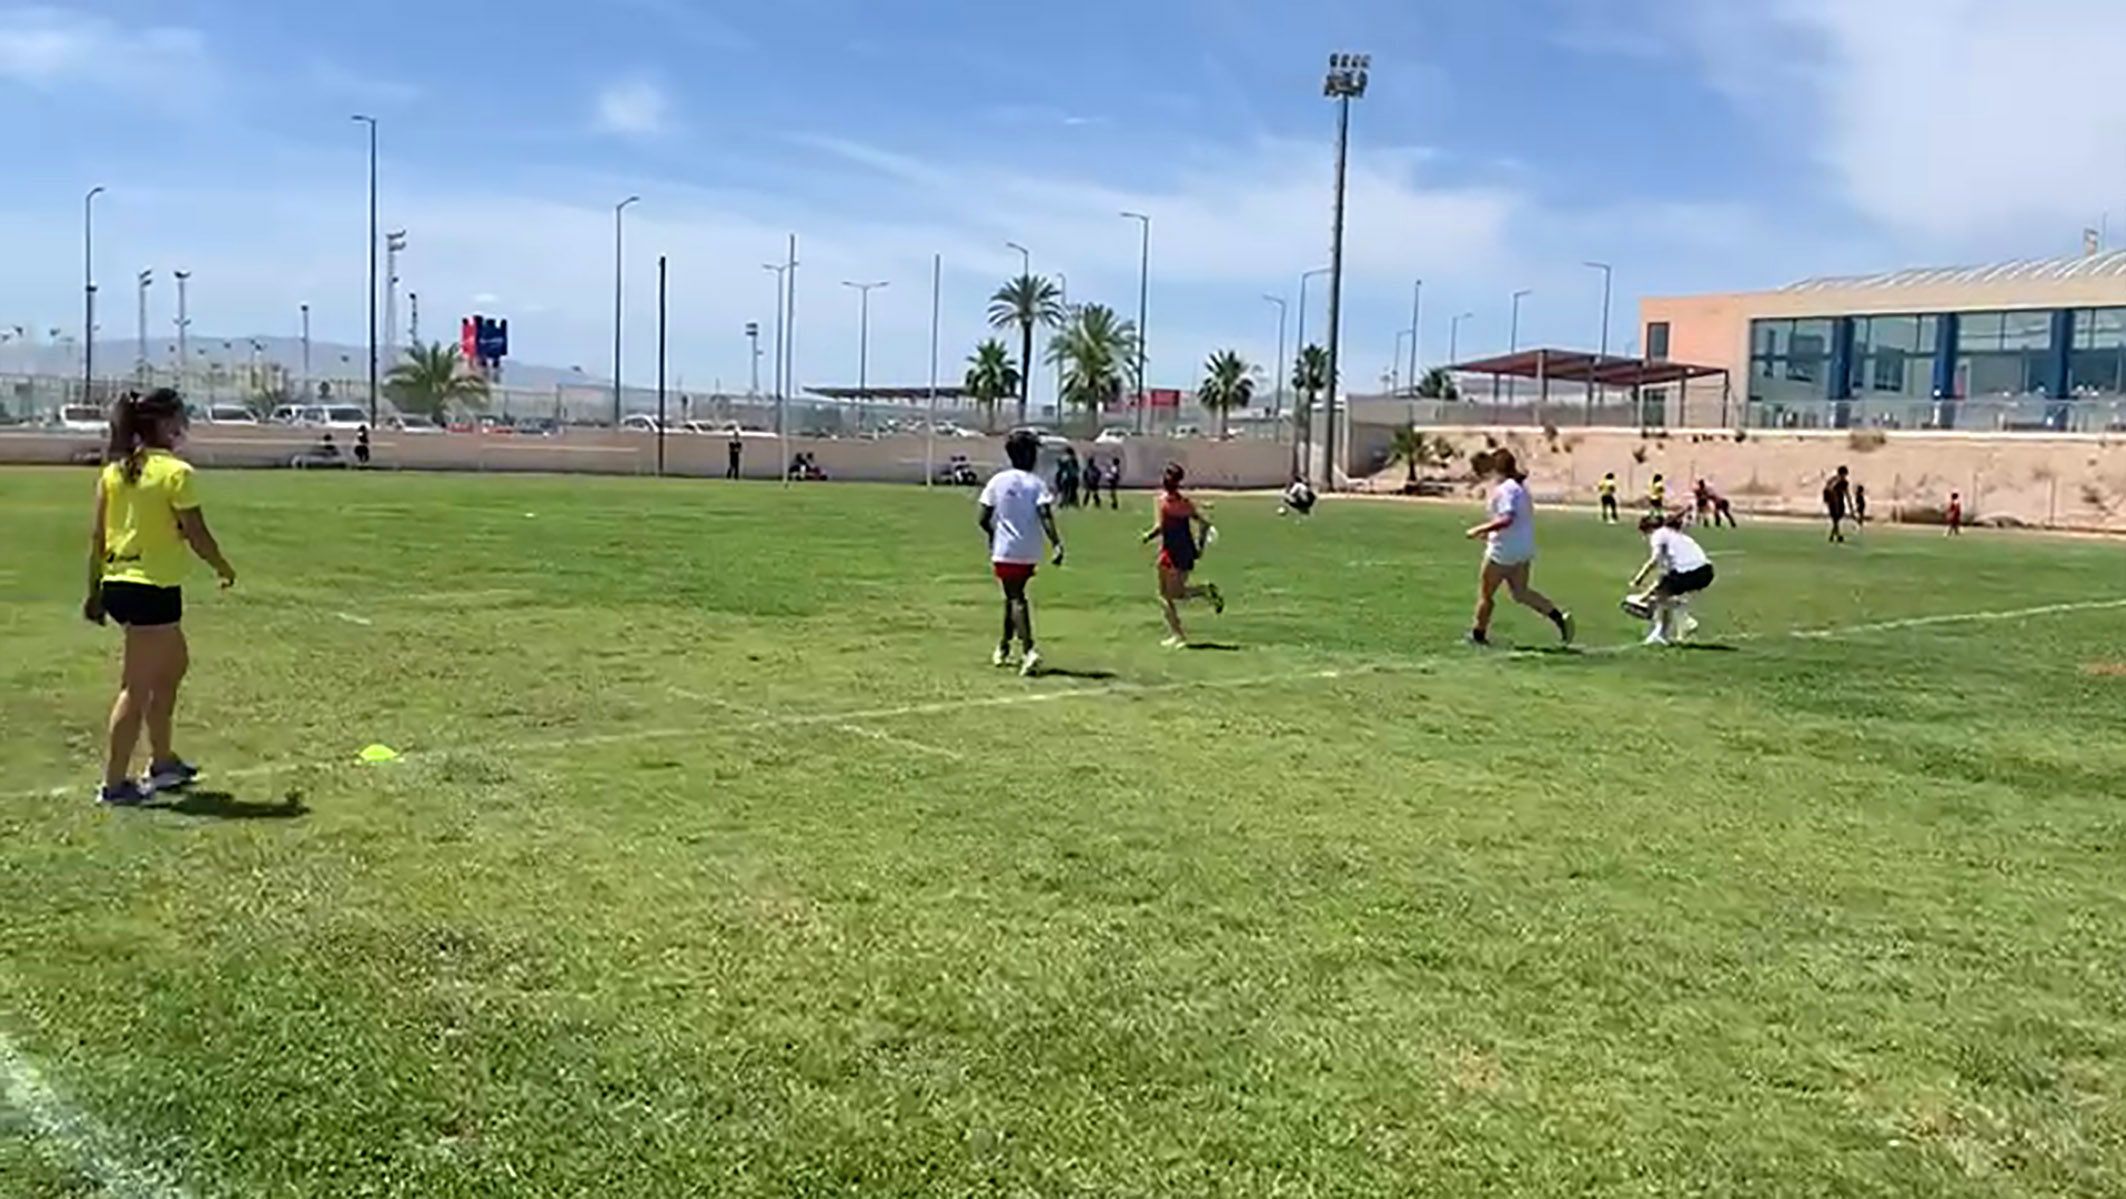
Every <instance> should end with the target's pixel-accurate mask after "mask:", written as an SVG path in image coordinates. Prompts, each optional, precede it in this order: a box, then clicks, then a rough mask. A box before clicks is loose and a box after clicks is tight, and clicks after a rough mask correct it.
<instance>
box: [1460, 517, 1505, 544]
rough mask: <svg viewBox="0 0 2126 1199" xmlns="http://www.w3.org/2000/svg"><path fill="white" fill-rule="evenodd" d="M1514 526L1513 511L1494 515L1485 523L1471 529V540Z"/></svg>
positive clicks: (1501, 531)
mask: <svg viewBox="0 0 2126 1199" xmlns="http://www.w3.org/2000/svg"><path fill="white" fill-rule="evenodd" d="M1512 527H1513V513H1511V512H1508V513H1507V514H1505V515H1504V516H1494V517H1492V518H1491V519H1490V520H1487V521H1485V522H1484V523H1483V524H1480V525H1478V526H1476V527H1475V528H1473V529H1471V530H1469V540H1471V541H1475V540H1476V539H1477V538H1479V537H1489V536H1491V535H1492V534H1493V533H1503V532H1505V531H1506V530H1507V529H1510V528H1512Z"/></svg>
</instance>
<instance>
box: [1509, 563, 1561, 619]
mask: <svg viewBox="0 0 2126 1199" xmlns="http://www.w3.org/2000/svg"><path fill="white" fill-rule="evenodd" d="M1531 569H1532V564H1530V563H1527V562H1523V563H1521V564H1520V565H1519V566H1511V567H1507V568H1506V569H1505V571H1504V575H1505V579H1506V586H1507V588H1508V589H1509V590H1511V591H1512V592H1513V599H1514V602H1515V603H1517V604H1520V605H1521V606H1522V607H1525V608H1533V609H1535V610H1536V611H1537V612H1540V613H1542V614H1543V615H1545V616H1548V617H1551V618H1553V619H1555V618H1556V616H1557V612H1558V606H1557V605H1556V604H1553V603H1551V602H1550V597H1549V596H1547V595H1544V594H1543V593H1542V592H1540V591H1537V590H1536V589H1535V588H1534V587H1532V586H1530V585H1529V583H1528V575H1529V572H1530V570H1531Z"/></svg>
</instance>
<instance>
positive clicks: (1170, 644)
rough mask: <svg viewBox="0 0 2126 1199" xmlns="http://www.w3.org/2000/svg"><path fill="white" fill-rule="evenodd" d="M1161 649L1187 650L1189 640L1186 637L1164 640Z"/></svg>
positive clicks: (1160, 645) (1160, 644)
mask: <svg viewBox="0 0 2126 1199" xmlns="http://www.w3.org/2000/svg"><path fill="white" fill-rule="evenodd" d="M1159 648H1160V649H1187V648H1188V638H1186V637H1168V638H1167V639H1166V640H1164V641H1162V642H1160V643H1159Z"/></svg>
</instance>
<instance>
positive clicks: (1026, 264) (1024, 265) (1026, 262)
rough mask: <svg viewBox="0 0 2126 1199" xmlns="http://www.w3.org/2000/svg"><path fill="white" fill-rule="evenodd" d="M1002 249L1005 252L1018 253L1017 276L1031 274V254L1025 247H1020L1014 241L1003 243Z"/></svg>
mask: <svg viewBox="0 0 2126 1199" xmlns="http://www.w3.org/2000/svg"><path fill="white" fill-rule="evenodd" d="M1004 248H1005V249H1007V250H1017V251H1018V252H1019V274H1021V275H1031V274H1033V254H1032V252H1031V251H1029V250H1027V248H1026V247H1025V246H1022V245H1020V244H1019V243H1017V242H1015V241H1008V242H1005V243H1004Z"/></svg>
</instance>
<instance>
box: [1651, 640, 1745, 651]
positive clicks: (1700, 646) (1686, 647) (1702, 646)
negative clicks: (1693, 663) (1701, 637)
mask: <svg viewBox="0 0 2126 1199" xmlns="http://www.w3.org/2000/svg"><path fill="white" fill-rule="evenodd" d="M1669 648H1670V649H1680V650H1682V651H1683V652H1685V653H1690V654H1739V653H1741V652H1742V647H1741V646H1739V645H1728V644H1726V643H1724V642H1720V641H1685V642H1681V643H1679V644H1676V645H1672V646H1670V647H1669Z"/></svg>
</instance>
